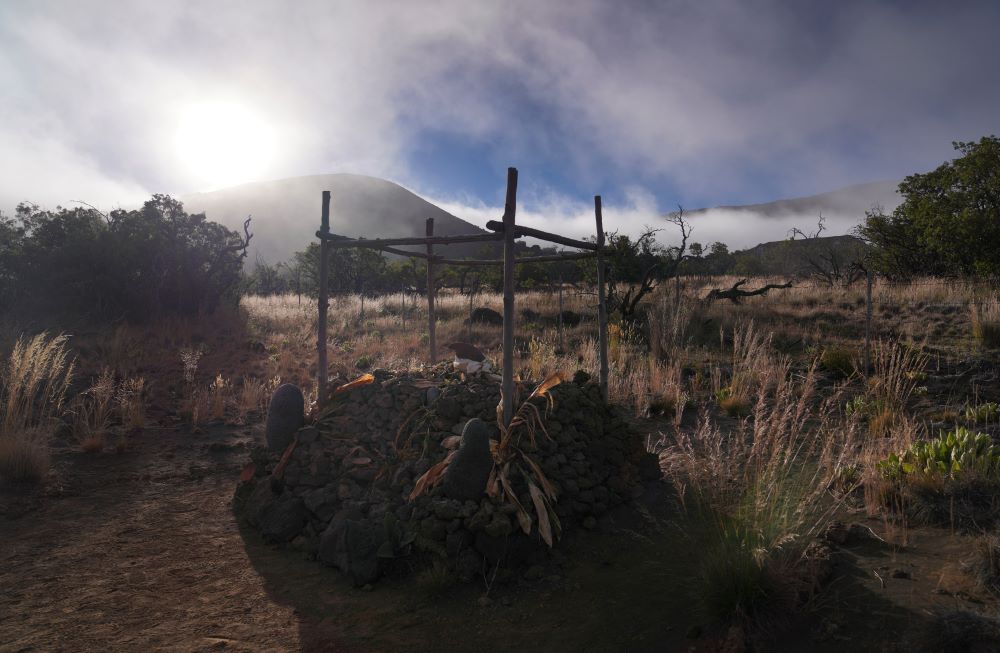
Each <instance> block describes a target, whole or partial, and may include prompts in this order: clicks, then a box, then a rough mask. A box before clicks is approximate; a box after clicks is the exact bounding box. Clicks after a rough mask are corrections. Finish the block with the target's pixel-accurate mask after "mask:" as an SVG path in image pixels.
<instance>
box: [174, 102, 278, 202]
mask: <svg viewBox="0 0 1000 653" xmlns="http://www.w3.org/2000/svg"><path fill="white" fill-rule="evenodd" d="M174 142H175V145H176V148H177V155H178V157H179V158H180V162H181V165H182V166H183V168H184V170H185V172H186V173H187V174H189V175H190V176H191V177H194V178H195V179H197V180H198V182H199V183H201V184H207V185H209V186H211V187H212V188H220V187H223V186H231V185H233V184H239V183H242V182H247V181H254V180H257V179H259V178H260V176H261V174H262V173H264V172H265V171H266V169H267V167H268V165H269V164H270V162H271V159H272V158H273V156H274V148H275V137H274V130H273V129H272V128H271V126H270V125H268V123H267V122H266V121H265V120H263V119H262V118H261V117H260V116H259V115H257V114H256V113H254V112H253V111H252V110H250V109H248V108H247V107H246V106H244V105H241V104H238V103H235V102H223V101H215V102H201V103H197V104H191V105H188V106H187V107H185V108H184V109H183V110H182V111H181V114H180V120H179V122H178V125H177V132H176V134H175V136H174Z"/></svg>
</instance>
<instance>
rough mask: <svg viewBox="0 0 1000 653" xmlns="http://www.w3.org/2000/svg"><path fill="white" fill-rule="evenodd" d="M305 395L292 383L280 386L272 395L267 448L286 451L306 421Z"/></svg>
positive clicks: (269, 409)
mask: <svg viewBox="0 0 1000 653" xmlns="http://www.w3.org/2000/svg"><path fill="white" fill-rule="evenodd" d="M305 403H306V402H305V397H303V396H302V390H300V389H299V387H298V386H296V385H292V384H291V383H285V384H283V385H280V386H278V389H277V390H275V391H274V394H272V395H271V403H270V404H269V405H268V407H267V426H266V429H265V435H266V437H267V448H268V449H270V450H271V451H284V450H285V449H286V448H287V447H288V445H289V444H291V443H292V438H293V437H294V436H295V432H296V431H298V430H299V429H300V428H302V425H303V424H304V423H305Z"/></svg>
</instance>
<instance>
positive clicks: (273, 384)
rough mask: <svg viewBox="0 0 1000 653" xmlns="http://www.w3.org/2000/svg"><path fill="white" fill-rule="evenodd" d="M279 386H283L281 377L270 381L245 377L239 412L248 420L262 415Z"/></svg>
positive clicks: (241, 390)
mask: <svg viewBox="0 0 1000 653" xmlns="http://www.w3.org/2000/svg"><path fill="white" fill-rule="evenodd" d="M279 385H281V377H279V376H276V377H274V378H273V379H271V380H269V381H264V380H261V379H255V378H253V377H250V376H244V377H243V384H242V385H241V386H240V394H239V411H240V413H241V415H242V416H243V417H244V418H247V417H249V416H250V415H254V414H259V413H262V412H263V411H264V410H265V409H266V407H267V402H268V399H269V398H270V396H271V393H272V392H274V389H275V388H277V387H278V386H279Z"/></svg>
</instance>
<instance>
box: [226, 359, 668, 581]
mask: <svg viewBox="0 0 1000 653" xmlns="http://www.w3.org/2000/svg"><path fill="white" fill-rule="evenodd" d="M520 390H521V391H522V395H521V396H528V395H529V394H530V391H531V388H530V387H522V388H520ZM550 397H551V401H552V404H551V405H546V404H547V400H546V399H536V400H533V401H536V402H537V404H538V408H539V411H540V414H541V415H542V416H543V424H544V429H545V432H544V433H543V432H542V431H541V430H538V431H537V432H536V433H535V437H534V444H532V441H531V440H532V438H531V437H530V436H529V434H528V433H526V432H525V433H516V432H515V434H514V436H515V437H517V438H518V446H519V448H520V449H521V450H522V451H523V452H524V453H525V454H526V455H527V456H530V457H531V459H532V461H534V462H536V463H537V464H538V467H539V468H540V469H541V470H542V472H543V473H544V476H545V477H546V480H547V481H548V482H549V483H550V484H551V487H552V488H553V489H554V490H555V493H556V496H557V500H556V501H555V503H554V510H555V513H556V515H558V521H559V522H560V523H561V527H562V530H563V531H565V530H567V529H571V528H574V527H577V526H583V527H585V528H593V527H594V526H595V525H596V523H597V519H598V518H599V517H600V516H601V515H602V514H604V513H606V512H607V511H608V510H609V509H611V508H612V507H614V506H616V505H618V504H621V503H623V502H625V501H627V500H629V499H630V498H631V496H632V494H633V492H634V491H635V490H636V488H637V487H638V484H639V481H640V480H641V477H649V476H655V475H656V474H657V473H658V469H657V463H656V459H655V457H653V456H651V455H649V454H647V453H646V451H645V446H644V442H643V439H642V437H641V436H639V435H638V434H636V433H635V432H634V431H632V430H631V429H630V428H629V424H628V422H627V421H626V419H625V418H624V417H623V414H622V413H621V412H620V411H619V410H618V409H616V408H615V407H613V406H610V405H608V404H606V403H604V402H603V401H602V399H601V395H600V389H599V388H598V387H597V385H595V384H593V383H590V382H588V379H587V377H586V375H585V374H582V373H578V374H577V376H576V377H575V378H574V380H573V381H572V382H569V381H568V382H564V383H562V384H561V385H558V386H556V387H555V388H553V389H552V390H551V393H550ZM499 399H500V388H499V384H498V383H497V382H496V381H495V380H493V379H491V378H488V377H481V378H477V377H473V378H470V379H467V380H466V379H459V378H457V377H455V376H454V375H451V374H449V373H447V372H446V371H445V370H444V369H443V368H437V369H432V370H429V371H428V372H426V373H424V374H399V375H397V374H390V373H387V372H376V373H375V374H374V375H373V378H372V379H371V380H370V382H369V383H368V384H366V385H358V386H355V387H352V388H351V389H350V390H348V391H346V392H341V393H336V394H334V395H333V397H332V399H331V400H330V401H329V403H328V404H327V405H326V406H324V407H323V410H322V411H320V414H319V417H318V418H317V419H316V420H315V421H314V422H313V423H311V424H308V425H305V426H302V423H303V422H302V405H303V404H302V397H301V393H300V392H299V391H298V389H297V388H295V387H294V386H282V387H281V388H278V390H276V391H275V395H274V397H273V398H272V403H271V407H270V411H269V415H268V433H267V441H268V446H267V447H259V448H257V449H255V450H254V452H253V454H252V465H248V467H247V469H246V470H245V471H244V474H243V477H242V480H241V482H240V485H239V487H238V488H237V491H236V501H235V505H236V509H237V512H238V514H239V515H240V517H241V518H243V519H244V520H246V521H247V522H248V523H250V524H251V525H252V526H254V527H255V528H257V529H258V530H259V531H260V532H261V534H262V536H263V537H264V539H265V540H267V541H270V542H276V543H291V545H292V546H294V547H296V548H299V549H301V550H304V551H307V552H308V553H309V554H310V555H314V556H315V557H316V558H318V559H319V560H321V561H322V562H324V563H326V564H329V565H333V566H335V567H337V568H338V569H340V570H342V571H343V572H345V573H346V574H348V575H350V577H351V578H352V580H353V581H354V582H355V583H357V584H365V583H370V582H372V581H374V580H375V579H376V578H377V577H378V576H379V575H380V574H381V573H382V572H383V571H384V570H386V569H388V568H391V567H392V566H393V561H394V560H398V559H399V558H401V557H404V556H408V555H411V554H417V555H422V556H431V557H439V558H441V559H442V560H443V561H445V564H447V565H448V566H449V567H450V569H451V570H452V571H453V572H454V573H455V574H456V575H457V576H458V577H460V578H466V579H468V578H471V577H473V576H475V575H478V574H479V573H481V571H482V569H483V568H484V564H491V565H495V564H499V563H506V564H508V565H511V566H517V565H525V564H535V563H537V562H540V561H541V559H543V558H544V556H545V555H546V554H547V550H548V547H547V546H545V545H544V544H543V543H542V541H541V538H540V537H539V533H538V526H537V523H535V522H537V519H536V520H533V522H532V524H531V528H530V531H529V532H528V533H527V534H526V533H525V532H524V531H523V528H522V526H521V523H522V522H523V519H522V520H521V521H519V520H518V518H517V517H518V516H517V512H518V508H517V506H516V504H514V503H513V502H512V501H511V500H510V499H509V496H508V497H505V496H504V495H503V493H501V494H500V495H499V496H488V494H487V492H486V485H487V479H488V478H489V476H490V473H491V470H492V469H493V457H492V456H493V454H492V453H491V446H490V445H491V443H490V441H491V440H496V439H497V438H499V436H500V430H499V428H498V426H497V423H496V407H497V403H498V402H499ZM456 449H457V451H455V450H456ZM452 451H455V455H454V456H452V458H451V460H450V464H449V465H448V467H447V468H446V470H445V472H444V474H443V476H442V477H441V479H440V481H441V482H440V483H438V484H436V485H434V486H433V487H430V488H429V489H427V491H424V492H420V493H419V494H418V495H417V496H413V497H412V498H411V495H414V494H415V493H414V487H415V484H416V483H417V481H418V479H419V478H420V477H421V475H423V474H425V473H426V472H427V471H428V470H430V469H431V468H432V467H433V466H435V465H436V464H437V463H439V462H441V461H442V460H444V459H445V458H446V457H447V456H448V455H449V453H451V452H452ZM510 485H511V491H512V492H513V493H514V494H515V495H516V496H517V497H518V499H519V502H520V504H521V505H522V506H531V505H532V503H531V497H530V496H529V492H528V488H527V484H526V482H525V479H521V478H517V477H512V478H511V479H510ZM529 512H530V511H529ZM522 517H523V516H522Z"/></svg>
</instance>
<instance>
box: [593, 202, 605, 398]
mask: <svg viewBox="0 0 1000 653" xmlns="http://www.w3.org/2000/svg"><path fill="white" fill-rule="evenodd" d="M594 218H595V220H596V222H597V332H598V333H597V338H598V347H599V349H600V354H601V396H602V397H603V398H604V401H607V400H608V306H607V298H606V297H605V292H604V217H603V216H602V215H601V196H600V195H595V196H594Z"/></svg>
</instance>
